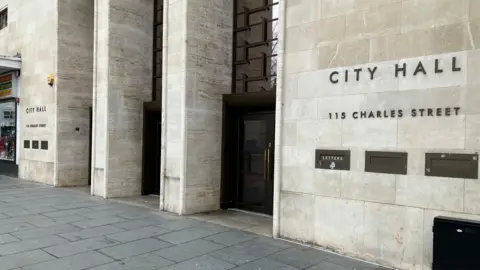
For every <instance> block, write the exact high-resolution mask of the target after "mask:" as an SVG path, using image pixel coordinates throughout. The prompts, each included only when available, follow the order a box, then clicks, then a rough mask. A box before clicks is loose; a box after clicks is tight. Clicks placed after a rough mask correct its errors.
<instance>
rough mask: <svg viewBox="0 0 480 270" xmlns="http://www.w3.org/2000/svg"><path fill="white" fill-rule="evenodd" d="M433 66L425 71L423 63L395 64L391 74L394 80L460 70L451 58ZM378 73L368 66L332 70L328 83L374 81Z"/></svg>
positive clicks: (437, 60) (455, 60)
mask: <svg viewBox="0 0 480 270" xmlns="http://www.w3.org/2000/svg"><path fill="white" fill-rule="evenodd" d="M434 61H435V64H434V66H433V68H432V69H430V70H429V69H427V68H426V67H425V66H426V65H425V64H424V62H423V61H418V63H416V64H415V65H413V66H408V65H407V63H397V64H395V65H394V69H393V71H394V72H393V74H392V76H394V77H395V78H399V77H407V76H408V75H413V76H418V75H429V74H441V73H444V72H445V70H450V71H452V72H460V71H462V68H461V67H460V66H459V64H458V60H457V57H455V56H453V57H452V58H451V59H450V61H443V63H441V62H440V59H438V58H437V59H435V60H434ZM377 71H378V66H370V67H366V68H352V69H350V70H349V69H345V70H343V71H338V70H334V71H332V72H331V73H330V82H331V83H332V84H337V83H339V82H340V80H343V81H344V82H346V83H348V82H351V81H357V82H358V81H360V80H374V79H375V75H376V73H377Z"/></svg>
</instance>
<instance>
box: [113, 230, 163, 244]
mask: <svg viewBox="0 0 480 270" xmlns="http://www.w3.org/2000/svg"><path fill="white" fill-rule="evenodd" d="M168 232H170V231H169V230H167V229H164V228H160V227H156V226H148V227H143V228H140V229H135V230H130V231H125V232H119V233H114V234H109V235H107V237H108V238H110V239H113V240H115V241H118V242H122V243H127V242H132V241H135V240H140V239H144V238H150V237H154V236H160V235H162V234H166V233H168Z"/></svg>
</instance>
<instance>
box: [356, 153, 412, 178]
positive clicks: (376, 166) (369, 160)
mask: <svg viewBox="0 0 480 270" xmlns="http://www.w3.org/2000/svg"><path fill="white" fill-rule="evenodd" d="M407 162H408V154H407V153H404V152H380V151H366V152H365V171H366V172H374V173H388V174H407Z"/></svg>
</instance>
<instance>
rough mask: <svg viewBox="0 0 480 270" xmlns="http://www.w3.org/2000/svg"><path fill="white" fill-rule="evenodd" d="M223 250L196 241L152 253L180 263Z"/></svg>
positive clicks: (208, 242)
mask: <svg viewBox="0 0 480 270" xmlns="http://www.w3.org/2000/svg"><path fill="white" fill-rule="evenodd" d="M223 248H225V246H223V245H220V244H215V243H213V242H210V241H206V240H203V239H198V240H195V241H192V242H188V243H184V244H180V245H176V246H172V247H169V248H164V249H161V250H159V251H156V252H154V254H156V255H159V256H161V257H163V258H167V259H169V260H171V261H175V262H181V261H185V260H188V259H192V258H195V257H199V256H202V255H206V254H209V253H211V252H213V251H216V250H219V249H223Z"/></svg>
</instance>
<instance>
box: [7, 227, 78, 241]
mask: <svg viewBox="0 0 480 270" xmlns="http://www.w3.org/2000/svg"><path fill="white" fill-rule="evenodd" d="M78 230H80V229H79V228H78V227H76V226H73V225H70V224H56V225H53V226H48V227H43V228H36V229H31V230H24V231H19V232H13V233H11V234H12V235H13V236H15V237H17V238H19V239H22V240H25V239H30V238H38V237H42V236H47V235H55V234H59V233H65V232H72V231H78Z"/></svg>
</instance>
